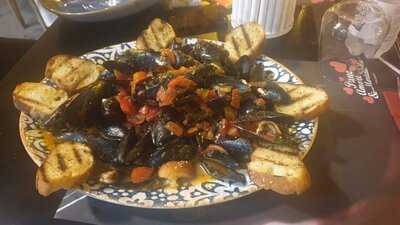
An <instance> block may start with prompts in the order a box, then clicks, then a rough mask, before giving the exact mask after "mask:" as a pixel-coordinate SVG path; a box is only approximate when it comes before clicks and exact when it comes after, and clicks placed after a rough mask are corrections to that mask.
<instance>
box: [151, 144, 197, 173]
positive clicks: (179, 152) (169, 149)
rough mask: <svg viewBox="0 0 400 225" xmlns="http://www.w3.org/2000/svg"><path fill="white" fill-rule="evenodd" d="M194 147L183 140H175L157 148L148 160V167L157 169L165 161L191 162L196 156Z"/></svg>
mask: <svg viewBox="0 0 400 225" xmlns="http://www.w3.org/2000/svg"><path fill="white" fill-rule="evenodd" d="M196 151H197V149H196V147H195V145H193V144H192V143H190V142H188V141H187V140H185V139H183V138H176V139H174V140H172V141H171V142H169V143H168V144H166V145H163V146H159V147H157V148H156V150H155V151H154V152H152V153H151V154H150V156H149V158H148V163H149V165H150V166H153V167H158V166H160V165H162V164H163V163H165V162H167V161H184V160H192V159H193V158H194V157H195V156H196Z"/></svg>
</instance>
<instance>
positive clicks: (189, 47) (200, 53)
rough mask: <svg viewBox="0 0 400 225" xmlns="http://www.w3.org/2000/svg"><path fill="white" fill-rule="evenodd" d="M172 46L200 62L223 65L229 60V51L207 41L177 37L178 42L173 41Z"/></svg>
mask: <svg viewBox="0 0 400 225" xmlns="http://www.w3.org/2000/svg"><path fill="white" fill-rule="evenodd" d="M174 48H175V49H179V50H181V51H182V52H183V53H185V54H188V55H190V56H192V57H193V58H194V59H196V60H198V61H200V62H201V63H217V64H219V65H224V64H225V63H226V62H227V61H228V60H229V59H228V56H229V53H228V52H227V51H226V50H225V49H224V48H223V47H221V46H218V45H216V44H213V43H211V42H208V41H202V40H198V39H192V38H182V39H179V43H178V42H176V43H175V45H174Z"/></svg>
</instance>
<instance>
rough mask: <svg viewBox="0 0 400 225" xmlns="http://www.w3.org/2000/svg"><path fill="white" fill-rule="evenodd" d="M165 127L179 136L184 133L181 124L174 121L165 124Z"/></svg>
mask: <svg viewBox="0 0 400 225" xmlns="http://www.w3.org/2000/svg"><path fill="white" fill-rule="evenodd" d="M165 128H166V129H167V130H169V131H171V133H173V134H174V135H176V136H178V137H180V136H182V135H183V128H182V127H181V126H180V125H179V124H177V123H174V122H172V121H169V122H167V124H165Z"/></svg>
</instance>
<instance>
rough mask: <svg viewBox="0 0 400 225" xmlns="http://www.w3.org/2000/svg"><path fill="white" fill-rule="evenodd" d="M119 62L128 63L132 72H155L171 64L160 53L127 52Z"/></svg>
mask: <svg viewBox="0 0 400 225" xmlns="http://www.w3.org/2000/svg"><path fill="white" fill-rule="evenodd" d="M117 61H118V62H122V63H126V64H127V65H128V66H129V67H130V68H131V69H132V72H137V71H143V70H145V71H154V70H156V69H158V68H162V67H166V66H168V65H169V64H170V63H169V62H168V60H167V59H166V58H164V57H163V56H162V55H161V53H160V52H155V51H126V52H125V53H124V54H123V55H122V56H120V57H119V58H118V59H117Z"/></svg>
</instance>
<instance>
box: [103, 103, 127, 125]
mask: <svg viewBox="0 0 400 225" xmlns="http://www.w3.org/2000/svg"><path fill="white" fill-rule="evenodd" d="M101 115H102V117H103V118H104V119H105V121H106V122H108V123H111V124H120V123H122V122H123V120H124V119H125V116H124V113H123V112H122V110H121V107H120V105H119V102H118V101H117V99H116V98H115V97H110V98H103V99H102V100H101Z"/></svg>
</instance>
